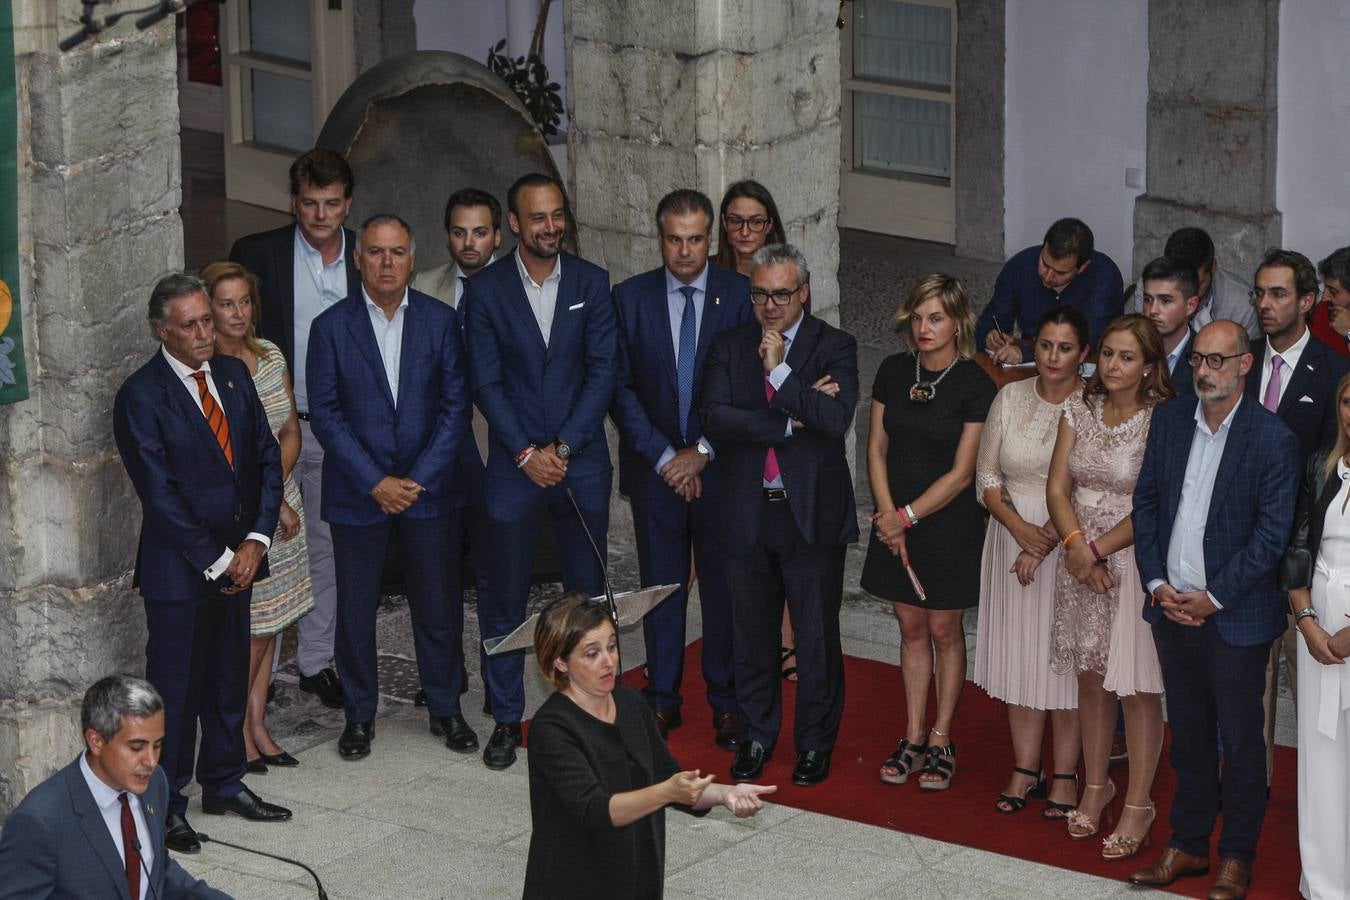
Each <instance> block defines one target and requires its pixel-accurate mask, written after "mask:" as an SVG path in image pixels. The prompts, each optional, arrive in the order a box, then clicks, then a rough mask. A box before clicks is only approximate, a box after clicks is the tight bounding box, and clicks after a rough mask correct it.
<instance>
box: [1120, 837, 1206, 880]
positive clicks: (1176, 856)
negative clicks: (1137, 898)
mask: <svg viewBox="0 0 1350 900" xmlns="http://www.w3.org/2000/svg"><path fill="white" fill-rule="evenodd" d="M1208 872H1209V860H1208V859H1206V858H1205V857H1203V856H1192V855H1191V854H1189V853H1182V852H1181V851H1180V850H1178V849H1177V848H1176V847H1168V848H1167V849H1166V850H1164V851H1163V852H1162V856H1160V857H1158V860H1157V862H1155V863H1154V864H1153V865H1151V866H1145V867H1144V868H1142V869H1138V870H1136V871H1135V872H1134V874H1132V875H1131V876H1130V883H1131V884H1145V885H1148V886H1149V887H1164V886H1166V885H1169V884H1171V883H1172V882H1174V881H1176V880H1177V879H1178V878H1183V877H1185V876H1187V875H1205V874H1207V873H1208Z"/></svg>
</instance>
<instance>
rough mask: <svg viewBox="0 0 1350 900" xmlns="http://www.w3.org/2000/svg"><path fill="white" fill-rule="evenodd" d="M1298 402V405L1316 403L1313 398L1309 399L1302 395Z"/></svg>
mask: <svg viewBox="0 0 1350 900" xmlns="http://www.w3.org/2000/svg"><path fill="white" fill-rule="evenodd" d="M1298 402H1299V403H1316V402H1317V401H1316V400H1314V399H1313V398H1311V397H1309V396H1308V395H1307V394H1304V395H1303V396H1302V397H1299V398H1298Z"/></svg>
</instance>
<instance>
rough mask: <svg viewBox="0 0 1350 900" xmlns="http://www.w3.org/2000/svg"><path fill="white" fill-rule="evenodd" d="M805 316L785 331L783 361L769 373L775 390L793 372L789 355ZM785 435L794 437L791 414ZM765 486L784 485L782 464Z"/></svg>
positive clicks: (803, 314)
mask: <svg viewBox="0 0 1350 900" xmlns="http://www.w3.org/2000/svg"><path fill="white" fill-rule="evenodd" d="M805 318H806V312H805V311H803V312H802V314H801V315H800V316H798V317H797V321H796V322H793V323H792V327H791V328H789V329H788V330H787V331H784V332H783V361H782V362H780V363H779V364H778V365H776V366H774V367H773V371H772V372H770V373H769V384H771V385H773V389H774V390H775V391H777V390H778V389H779V388H781V387H782V386H783V382H785V381H787V379H788V376H789V375H791V374H792V367H791V366H789V365H788V364H787V355H788V351H790V350H791V349H792V342H793V341H794V340H795V339H796V337H797V330H798V329H799V328H801V327H802V321H803V320H804V319H805ZM783 435H784V437H792V417H791V416H789V417H788V421H787V428H785V429H784V430H783ZM764 486H765V487H766V488H780V487H782V486H783V470H782V468H781V466H780V468H779V470H778V477H777V478H775V479H774V480H773V481H766V482H764Z"/></svg>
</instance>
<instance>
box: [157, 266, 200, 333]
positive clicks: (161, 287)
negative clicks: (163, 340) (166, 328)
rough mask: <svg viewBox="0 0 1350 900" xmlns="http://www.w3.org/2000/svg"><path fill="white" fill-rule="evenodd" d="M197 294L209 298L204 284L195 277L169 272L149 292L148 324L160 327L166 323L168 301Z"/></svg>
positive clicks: (183, 273)
mask: <svg viewBox="0 0 1350 900" xmlns="http://www.w3.org/2000/svg"><path fill="white" fill-rule="evenodd" d="M197 293H200V294H201V295H202V296H204V297H207V298H208V299H209V298H210V296H211V295H210V294H209V293H208V292H207V290H206V282H205V281H202V280H201V279H200V278H198V277H197V276H196V275H189V274H188V273H187V272H170V273H169V274H168V275H165V276H163V277H162V278H160V279H159V281H156V282H155V287H154V289H153V290H151V291H150V308H149V316H150V324H151V325H162V324H164V323H165V322H166V321H168V318H169V311H168V310H169V301H170V300H177V299H178V298H179V297H187V296H189V295H191V294H197Z"/></svg>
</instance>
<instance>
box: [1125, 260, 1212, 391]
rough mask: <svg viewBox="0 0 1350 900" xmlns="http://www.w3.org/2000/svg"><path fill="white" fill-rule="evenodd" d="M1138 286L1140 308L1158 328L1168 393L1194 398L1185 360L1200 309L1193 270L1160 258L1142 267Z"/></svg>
mask: <svg viewBox="0 0 1350 900" xmlns="http://www.w3.org/2000/svg"><path fill="white" fill-rule="evenodd" d="M1139 283H1140V285H1142V292H1143V301H1142V302H1141V304H1140V309H1141V310H1142V312H1143V314H1144V315H1145V316H1148V318H1149V320H1150V321H1152V322H1153V324H1154V325H1156V326H1157V327H1158V335H1159V336H1160V337H1161V338H1162V342H1163V352H1164V353H1165V354H1166V359H1167V374H1168V380H1169V381H1171V383H1172V390H1174V391H1176V392H1177V396H1178V397H1182V396H1194V395H1195V386H1194V384H1193V379H1192V373H1191V363H1190V358H1189V357H1190V353H1191V344H1192V342H1193V341H1194V340H1195V331H1194V330H1193V326H1192V324H1191V317H1192V316H1194V315H1195V311H1196V310H1197V309H1199V308H1200V294H1199V288H1198V287H1197V286H1196V276H1195V271H1194V270H1193V269H1190V268H1188V267H1186V266H1185V265H1183V264H1181V263H1178V262H1175V261H1173V260H1170V259H1168V258H1167V257H1165V256H1160V257H1158V258H1157V259H1155V260H1153V261H1152V262H1150V263H1149V264H1148V265H1146V266H1144V273H1143V275H1141V276H1140V277H1139Z"/></svg>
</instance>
